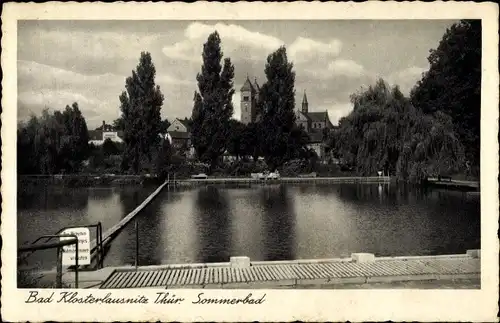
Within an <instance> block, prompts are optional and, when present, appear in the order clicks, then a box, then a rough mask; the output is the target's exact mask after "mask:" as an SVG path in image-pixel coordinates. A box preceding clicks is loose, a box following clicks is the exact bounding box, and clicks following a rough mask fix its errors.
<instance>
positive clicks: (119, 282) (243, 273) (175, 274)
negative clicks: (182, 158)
mask: <svg viewBox="0 0 500 323" xmlns="http://www.w3.org/2000/svg"><path fill="white" fill-rule="evenodd" d="M480 277H481V253H480V250H469V251H467V253H465V254H458V255H442V256H414V257H375V256H374V255H373V254H367V253H354V254H352V255H351V257H350V258H337V259H310V260H291V261H250V259H249V258H247V257H231V259H230V261H229V262H226V263H206V264H176V265H160V266H140V267H137V268H136V267H116V268H111V267H109V268H104V269H101V270H98V271H95V272H82V276H81V280H80V286H82V287H83V288H85V287H86V288H101V289H127V288H155V289H176V288H200V289H203V288H205V289H210V288H223V289H224V288H229V289H231V288H238V289H243V288H271V289H275V288H291V289H294V288H299V289H300V288H349V286H357V287H360V288H362V287H363V286H366V288H371V287H370V286H375V285H377V284H379V285H382V286H388V287H389V288H391V287H393V286H397V285H403V286H404V285H405V284H406V285H408V284H411V285H413V286H419V285H428V286H431V287H429V288H435V287H436V286H439V284H441V282H445V283H448V284H451V283H453V282H460V281H464V282H465V283H464V284H465V287H466V288H480V286H479V287H478V286H477V285H478V284H479V285H480ZM73 278H74V276H73V275H71V274H69V273H68V274H65V284H66V285H69V286H72V284H73V283H74V281H73ZM471 281H472V282H474V283H473V284H472V285H474V286H476V287H470V285H471V283H470V282H471ZM353 288H354V287H353Z"/></svg>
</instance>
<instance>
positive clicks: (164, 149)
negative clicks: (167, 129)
mask: <svg viewBox="0 0 500 323" xmlns="http://www.w3.org/2000/svg"><path fill="white" fill-rule="evenodd" d="M172 156H173V150H172V146H171V144H170V141H169V140H168V138H165V139H162V142H161V146H160V150H159V152H158V156H157V160H156V174H157V175H158V177H159V178H160V179H162V180H164V179H166V178H167V174H168V172H169V169H170V166H171V164H172Z"/></svg>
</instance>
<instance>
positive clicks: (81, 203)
mask: <svg viewBox="0 0 500 323" xmlns="http://www.w3.org/2000/svg"><path fill="white" fill-rule="evenodd" d="M88 195H89V190H88V189H68V188H51V187H46V188H42V189H34V188H31V189H27V190H23V191H19V192H18V194H17V208H18V210H37V211H38V210H46V211H52V210H57V209H68V208H69V209H72V210H82V209H85V208H86V207H87V205H88V201H89V199H88Z"/></svg>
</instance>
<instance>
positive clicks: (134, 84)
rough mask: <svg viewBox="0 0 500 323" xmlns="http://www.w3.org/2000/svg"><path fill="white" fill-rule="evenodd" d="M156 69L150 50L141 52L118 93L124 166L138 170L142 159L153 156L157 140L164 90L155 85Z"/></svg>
mask: <svg viewBox="0 0 500 323" xmlns="http://www.w3.org/2000/svg"><path fill="white" fill-rule="evenodd" d="M155 76H156V69H155V66H154V64H153V61H152V59H151V54H150V53H147V52H142V53H141V58H140V59H139V64H138V65H137V68H136V70H135V71H132V76H130V77H128V78H127V80H126V84H125V89H126V91H123V92H122V94H121V95H120V110H121V111H122V115H121V118H122V120H123V121H122V126H123V128H124V129H123V130H124V141H125V150H124V153H123V154H124V156H123V164H122V166H123V167H124V168H129V169H131V170H132V171H133V172H134V173H138V172H139V171H140V167H141V160H144V158H147V159H148V160H149V162H151V160H152V152H153V150H154V149H155V147H157V146H158V143H159V141H160V137H159V135H158V134H159V133H160V129H161V117H160V110H161V106H162V105H163V100H164V97H163V94H162V93H161V91H160V87H159V86H158V85H155Z"/></svg>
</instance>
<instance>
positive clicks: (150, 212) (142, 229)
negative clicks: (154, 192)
mask: <svg viewBox="0 0 500 323" xmlns="http://www.w3.org/2000/svg"><path fill="white" fill-rule="evenodd" d="M143 195H144V194H142V193H141V191H140V190H137V189H136V190H133V191H131V190H128V191H127V190H126V191H123V192H122V193H121V194H120V200H121V203H122V207H123V217H125V216H126V215H127V214H129V213H130V212H132V211H133V210H134V209H135V208H136V207H137V206H138V205H139V204H141V203H142V202H143V201H144V199H145V198H146V197H145V196H143ZM161 196H162V194H161V193H160V195H159V196H157V197H156V198H155V200H153V201H152V202H151V203H150V204H149V205H148V206H146V207H145V208H144V209H143V210H142V211H141V212H140V213H139V214H138V215H137V216H136V217H135V218H134V219H132V221H130V223H129V224H127V226H126V227H125V228H123V231H122V232H120V233H119V234H120V238H121V239H120V242H121V245H120V248H123V249H124V250H126V252H122V257H123V259H122V260H123V261H124V262H126V263H134V262H135V254H136V232H135V222H136V221H137V222H138V225H139V265H141V266H143V265H157V264H161V262H162V258H163V249H164V248H163V244H162V241H163V239H162V237H161V236H162V234H163V232H162V230H161V228H162V227H163V225H162V222H163V221H164V219H165V218H164V214H163V213H162V208H161V205H162V198H161Z"/></svg>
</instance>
